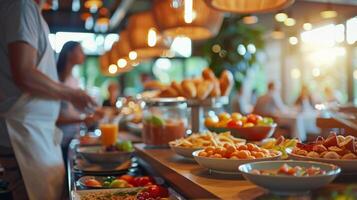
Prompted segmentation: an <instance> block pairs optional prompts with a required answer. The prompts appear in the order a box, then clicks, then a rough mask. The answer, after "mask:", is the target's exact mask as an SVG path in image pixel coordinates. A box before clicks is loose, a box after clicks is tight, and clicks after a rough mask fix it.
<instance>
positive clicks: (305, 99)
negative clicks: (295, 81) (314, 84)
mask: <svg viewBox="0 0 357 200" xmlns="http://www.w3.org/2000/svg"><path fill="white" fill-rule="evenodd" d="M314 105H315V103H314V100H313V98H312V95H311V93H310V90H309V88H308V87H307V86H306V85H305V84H303V85H302V87H301V91H300V94H299V96H298V98H297V99H296V101H295V106H297V107H298V108H299V110H300V111H309V110H313V109H314V107H313V106H314Z"/></svg>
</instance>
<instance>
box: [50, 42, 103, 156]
mask: <svg viewBox="0 0 357 200" xmlns="http://www.w3.org/2000/svg"><path fill="white" fill-rule="evenodd" d="M84 60H85V55H84V53H83V50H82V47H81V45H80V43H78V42H73V41H70V42H67V43H65V44H64V45H63V48H62V50H61V52H60V54H59V57H58V61H57V72H58V77H59V80H60V81H61V82H62V83H64V84H65V85H66V86H68V87H71V88H75V89H78V88H79V83H78V80H77V79H76V78H74V77H73V76H72V70H73V68H74V67H75V66H76V65H80V64H83V63H84ZM98 119H99V116H98V115H97V114H91V115H84V114H82V113H81V112H79V111H78V110H77V109H75V108H74V106H73V105H72V104H71V103H69V102H65V101H63V102H61V109H60V115H59V117H58V119H57V122H56V124H57V126H58V127H59V128H60V129H61V130H62V132H63V140H62V150H63V155H64V157H66V154H67V149H68V145H69V142H70V141H71V139H73V137H74V135H75V134H77V133H79V131H80V126H81V124H85V125H87V126H91V125H93V124H94V123H95V122H96V121H97V120H98Z"/></svg>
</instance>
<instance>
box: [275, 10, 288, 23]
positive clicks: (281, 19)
mask: <svg viewBox="0 0 357 200" xmlns="http://www.w3.org/2000/svg"><path fill="white" fill-rule="evenodd" d="M287 18H288V14H286V13H284V12H278V13H276V14H275V20H276V21H278V22H284V21H285V20H286V19H287Z"/></svg>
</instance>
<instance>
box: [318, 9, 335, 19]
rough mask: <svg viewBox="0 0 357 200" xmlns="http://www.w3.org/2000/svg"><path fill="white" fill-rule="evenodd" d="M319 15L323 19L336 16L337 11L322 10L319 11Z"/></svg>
mask: <svg viewBox="0 0 357 200" xmlns="http://www.w3.org/2000/svg"><path fill="white" fill-rule="evenodd" d="M320 15H321V17H322V18H324V19H331V18H335V17H337V15H338V14H337V12H336V11H335V10H324V11H322V12H320Z"/></svg>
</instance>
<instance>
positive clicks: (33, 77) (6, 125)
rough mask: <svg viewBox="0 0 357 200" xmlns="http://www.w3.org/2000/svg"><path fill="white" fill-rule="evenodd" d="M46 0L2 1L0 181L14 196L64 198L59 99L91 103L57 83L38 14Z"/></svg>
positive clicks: (85, 106) (45, 29) (43, 24)
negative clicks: (5, 183)
mask: <svg viewBox="0 0 357 200" xmlns="http://www.w3.org/2000/svg"><path fill="white" fill-rule="evenodd" d="M45 2H46V1H44V0H12V1H9V0H0V24H1V31H0V49H1V50H0V62H1V65H0V94H1V95H0V97H1V98H0V128H1V130H0V164H1V165H2V166H3V167H4V168H5V172H4V173H3V174H2V175H0V179H3V180H5V181H7V182H9V190H10V191H12V194H13V199H15V200H17V199H30V200H37V199H50V200H58V199H62V195H63V191H64V183H65V170H64V164H63V159H62V153H61V146H60V143H61V139H62V135H61V131H58V130H57V129H56V126H55V122H56V120H57V117H58V114H59V109H60V101H68V102H71V103H72V104H73V105H74V106H75V107H77V108H78V109H81V110H84V109H88V108H92V107H93V106H94V105H95V102H94V101H93V99H92V98H91V97H90V96H88V95H87V94H86V93H85V92H84V91H82V90H80V89H73V88H70V87H68V86H66V85H64V84H63V83H60V82H59V81H58V76H57V71H56V62H55V57H54V52H53V50H52V48H51V46H50V43H49V40H48V34H49V29H48V26H47V24H46V22H45V20H44V19H43V17H42V15H41V13H40V10H41V7H42V6H43V5H44V3H45ZM47 3H49V4H51V3H52V1H47Z"/></svg>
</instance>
